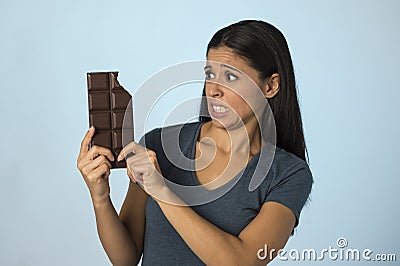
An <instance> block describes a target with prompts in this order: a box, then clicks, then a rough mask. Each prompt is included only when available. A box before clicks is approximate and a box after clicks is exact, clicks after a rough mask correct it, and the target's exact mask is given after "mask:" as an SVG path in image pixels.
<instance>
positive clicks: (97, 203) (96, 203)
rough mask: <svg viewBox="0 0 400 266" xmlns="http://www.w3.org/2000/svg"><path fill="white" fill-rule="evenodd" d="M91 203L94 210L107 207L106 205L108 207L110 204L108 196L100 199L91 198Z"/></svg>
mask: <svg viewBox="0 0 400 266" xmlns="http://www.w3.org/2000/svg"><path fill="white" fill-rule="evenodd" d="M92 203H93V207H94V208H95V209H98V208H102V207H104V206H107V205H109V204H110V203H111V198H110V196H109V195H107V196H101V197H99V196H96V197H94V196H92Z"/></svg>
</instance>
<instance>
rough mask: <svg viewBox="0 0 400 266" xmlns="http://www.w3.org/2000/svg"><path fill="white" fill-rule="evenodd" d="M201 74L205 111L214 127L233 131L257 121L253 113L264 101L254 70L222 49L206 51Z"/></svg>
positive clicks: (224, 48) (262, 85)
mask: <svg viewBox="0 0 400 266" xmlns="http://www.w3.org/2000/svg"><path fill="white" fill-rule="evenodd" d="M204 71H205V75H206V86H205V91H206V96H207V103H208V112H209V113H210V116H211V118H212V122H213V124H214V125H215V126H217V127H224V128H234V127H235V126H239V125H243V124H244V125H247V124H248V123H252V122H253V123H256V122H257V120H256V117H255V114H254V111H257V110H258V108H257V106H258V107H259V106H265V103H266V99H265V96H263V94H262V91H261V89H260V88H263V87H264V83H263V81H261V80H260V79H259V77H258V72H257V71H256V70H255V69H254V68H252V67H250V66H249V65H248V64H247V62H246V61H245V60H244V59H243V58H241V57H240V56H238V55H236V54H235V53H234V52H233V51H232V50H231V49H230V48H228V47H221V48H217V49H210V50H209V51H208V55H207V65H206V66H205V68H204ZM252 109H253V110H254V111H253V110H252ZM242 123H243V124H242Z"/></svg>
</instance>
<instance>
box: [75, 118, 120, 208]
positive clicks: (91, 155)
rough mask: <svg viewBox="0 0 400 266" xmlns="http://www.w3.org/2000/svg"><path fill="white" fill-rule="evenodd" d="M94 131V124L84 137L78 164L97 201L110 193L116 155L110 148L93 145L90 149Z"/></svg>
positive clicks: (93, 198)
mask: <svg viewBox="0 0 400 266" xmlns="http://www.w3.org/2000/svg"><path fill="white" fill-rule="evenodd" d="M94 132H95V129H94V127H93V126H92V127H91V128H90V129H89V130H88V132H87V133H86V135H85V137H84V138H83V140H82V143H81V149H80V152H79V155H78V162H77V165H78V169H79V171H80V172H81V174H82V176H83V179H84V180H85V182H86V185H87V186H88V188H89V191H90V195H91V197H92V200H93V202H97V201H102V200H104V199H106V198H108V197H109V195H110V185H109V182H108V177H109V175H110V169H111V163H110V161H114V156H113V155H112V153H111V151H110V150H109V149H107V148H104V147H100V146H93V147H92V148H90V149H89V143H90V141H91V140H92V138H93V135H94Z"/></svg>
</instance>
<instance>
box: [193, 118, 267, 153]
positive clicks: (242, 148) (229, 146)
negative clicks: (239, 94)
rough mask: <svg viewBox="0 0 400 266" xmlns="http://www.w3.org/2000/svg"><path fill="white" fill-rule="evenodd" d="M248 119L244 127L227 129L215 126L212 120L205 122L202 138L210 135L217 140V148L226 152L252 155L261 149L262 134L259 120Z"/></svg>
mask: <svg viewBox="0 0 400 266" xmlns="http://www.w3.org/2000/svg"><path fill="white" fill-rule="evenodd" d="M254 120H255V121H248V122H247V123H246V124H244V127H243V126H242V127H238V128H234V129H229V130H227V129H225V128H221V127H216V126H214V124H213V122H212V121H210V122H208V123H206V124H204V126H203V128H202V132H201V134H200V140H201V139H203V138H205V137H209V138H211V139H213V140H214V141H215V145H216V146H217V149H218V150H220V151H222V152H224V153H237V152H240V153H243V152H245V153H248V154H249V156H250V157H253V156H254V155H256V154H257V153H258V152H259V151H260V149H261V134H260V128H259V127H258V123H257V120H256V119H254Z"/></svg>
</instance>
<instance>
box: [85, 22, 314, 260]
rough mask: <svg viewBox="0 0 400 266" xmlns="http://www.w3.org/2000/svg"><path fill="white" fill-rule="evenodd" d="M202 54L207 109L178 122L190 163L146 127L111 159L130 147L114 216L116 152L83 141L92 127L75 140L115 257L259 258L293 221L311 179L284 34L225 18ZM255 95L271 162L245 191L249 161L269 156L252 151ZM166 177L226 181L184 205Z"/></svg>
mask: <svg viewBox="0 0 400 266" xmlns="http://www.w3.org/2000/svg"><path fill="white" fill-rule="evenodd" d="M207 62H208V63H207V65H206V67H205V75H206V78H205V79H206V82H205V87H204V92H203V95H204V96H206V100H205V101H204V102H203V105H202V106H203V107H205V109H204V108H203V109H204V110H203V111H205V112H203V113H209V117H208V115H205V116H204V115H202V114H203V113H202V114H201V116H200V121H199V122H197V123H190V124H186V125H183V126H181V127H179V132H180V133H179V134H180V135H179V144H180V147H181V149H182V151H181V152H182V153H183V155H184V156H186V157H187V158H190V159H196V160H195V161H194V165H195V166H194V170H193V169H192V170H193V171H191V169H185V168H183V167H178V166H176V164H173V163H171V162H170V161H169V160H168V158H167V157H168V156H166V154H167V152H166V151H165V150H164V149H163V145H162V137H161V136H162V134H163V133H162V132H163V129H156V130H153V131H151V132H149V133H147V134H146V136H145V138H144V139H142V140H141V142H140V143H141V144H142V145H145V146H146V148H144V147H143V146H142V145H140V144H137V143H131V144H129V145H127V146H126V147H125V148H124V151H123V152H121V154H120V155H119V157H118V158H117V159H118V160H122V159H124V158H125V154H128V153H133V154H134V156H130V157H129V159H127V165H128V171H127V172H128V176H129V177H130V179H131V182H130V184H129V188H128V192H127V195H126V198H125V201H124V204H123V206H122V208H121V211H120V214H119V215H118V214H117V212H116V211H115V209H114V207H113V205H112V202H111V200H110V197H109V193H110V188H109V185H108V176H109V174H110V167H111V164H110V161H113V160H114V158H113V156H112V154H111V152H110V151H109V150H108V149H106V148H103V147H97V146H94V147H92V148H91V149H88V144H89V142H90V140H91V138H92V136H93V134H94V132H95V129H94V128H90V129H89V131H88V132H87V133H86V136H85V137H84V139H83V141H82V144H81V151H80V154H79V157H78V168H79V170H80V171H81V173H82V175H83V177H84V180H85V182H86V183H87V185H88V188H89V190H90V194H91V198H92V201H93V205H94V210H95V215H96V221H97V229H98V234H99V237H100V240H101V242H102V244H103V247H104V249H105V251H106V253H107V255H108V257H109V258H110V260H111V262H112V263H113V264H114V265H136V264H137V263H138V262H139V260H140V258H141V256H142V255H143V259H142V264H143V265H204V264H207V265H265V264H266V263H268V262H269V261H271V260H272V259H273V257H275V256H276V255H277V252H276V251H277V250H279V249H280V248H283V247H284V246H285V244H286V242H287V240H288V238H289V236H290V235H291V234H293V230H294V228H295V227H296V226H297V225H298V221H299V216H300V212H301V209H302V208H303V206H304V204H305V202H306V201H307V198H308V196H309V194H310V191H311V187H312V182H313V181H312V175H311V172H310V170H309V168H308V165H307V163H306V162H305V159H306V157H305V153H306V146H305V142H304V136H303V130H302V121H301V116H300V110H299V105H298V100H297V94H296V85H295V78H294V72H293V65H292V61H291V58H290V53H289V49H288V46H287V43H286V40H285V38H284V36H283V35H282V33H281V32H280V31H279V30H277V29H276V28H275V27H273V26H272V25H270V24H268V23H265V22H262V21H241V22H238V23H235V24H232V25H230V26H228V27H225V28H223V29H221V30H219V31H218V32H217V33H216V34H215V35H214V36H213V38H212V39H211V41H210V43H209V45H208V47H207ZM246 77H249V78H250V79H251V81H252V82H253V84H255V85H256V88H257V93H256V92H255V91H254V90H251V89H249V87H251V85H249V84H250V83H248V82H247V81H246ZM243 82H244V83H243ZM246 82H247V83H246ZM243 84H247V85H249V86H243ZM255 95H257V97H256V96H255ZM258 95H261V97H259V96H258ZM260 98H262V100H263V101H264V102H268V104H269V106H270V108H271V109H270V110H271V111H272V113H273V117H274V121H275V125H276V149H275V150H274V151H275V153H274V155H273V156H270V159H269V160H270V161H271V164H270V165H269V167H268V168H269V170H268V169H267V170H266V171H264V173H263V175H264V176H263V179H262V180H261V182H260V184H259V185H258V186H256V187H255V188H254V189H253V190H250V189H249V183H250V182H251V178H252V177H253V174H254V172H255V171H256V168H257V165H265V164H267V163H266V162H265V161H264V159H263V157H261V156H260V154H261V152H262V151H263V150H264V147H265V143H267V142H266V141H265V140H264V139H263V126H262V124H260V118H259V117H260V116H259V115H257V114H259V113H258V112H259V111H260V110H262V112H264V113H261V116H263V115H264V114H265V112H268V110H269V109H266V108H261V109H260V108H258V107H259V105H257V104H258V103H260V101H259V100H260ZM261 102H262V101H261ZM253 103H254V104H253ZM268 104H266V105H268ZM261 120H262V119H261ZM172 128H174V127H172ZM167 131H168V130H167ZM168 132H169V131H168ZM168 132H167V133H166V135H168V134H169V133H168ZM267 138H268V137H267ZM232 161H234V163H232ZM238 176H239V177H240V178H238ZM164 178H165V179H164ZM232 180H234V182H233V181H232ZM170 181H171V182H174V183H178V184H182V185H186V186H200V187H201V188H202V189H203V191H205V193H206V194H207V193H208V194H209V195H212V194H213V193H219V192H218V191H220V189H222V188H224V187H225V186H227V185H228V184H230V185H231V188H230V189H229V190H226V191H224V193H222V194H221V193H220V195H218V197H215V198H213V200H211V201H209V202H205V203H203V204H185V203H186V202H187V200H188V199H184V198H183V197H181V196H182V195H183V194H179V193H178V192H177V191H176V190H173V189H171V186H169V185H168V184H169V183H170ZM214 181H215V182H214ZM232 184H233V185H232ZM189 200H190V199H189ZM188 205H196V206H188ZM265 246H267V247H268V249H267V250H263V251H262V252H261V250H260V249H263V248H264V247H265ZM264 253H268V254H264Z"/></svg>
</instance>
